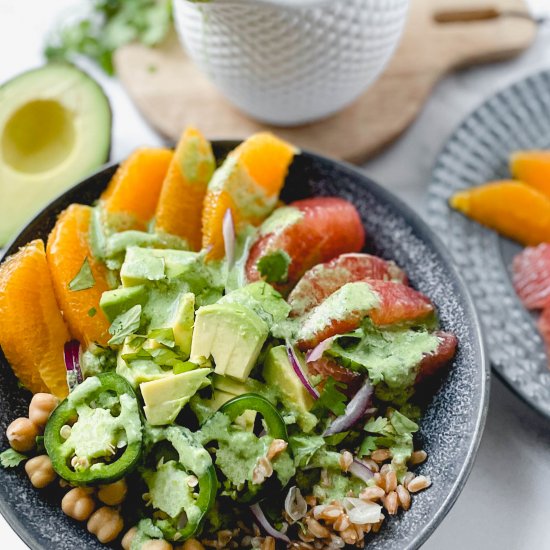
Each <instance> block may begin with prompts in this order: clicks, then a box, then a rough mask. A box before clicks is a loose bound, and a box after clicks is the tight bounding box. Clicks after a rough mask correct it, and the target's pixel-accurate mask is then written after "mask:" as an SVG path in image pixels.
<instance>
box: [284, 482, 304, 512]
mask: <svg viewBox="0 0 550 550" xmlns="http://www.w3.org/2000/svg"><path fill="white" fill-rule="evenodd" d="M285 512H286V513H287V514H288V516H289V517H290V518H291V519H292V520H293V521H299V520H301V519H302V518H303V517H304V516H305V515H306V512H307V502H306V500H305V498H304V497H303V496H302V493H301V492H300V489H298V487H296V486H295V485H294V486H293V487H291V488H290V489H289V491H288V494H287V495H286V498H285Z"/></svg>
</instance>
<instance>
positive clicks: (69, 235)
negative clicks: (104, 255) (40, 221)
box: [47, 204, 110, 345]
mask: <svg viewBox="0 0 550 550" xmlns="http://www.w3.org/2000/svg"><path fill="white" fill-rule="evenodd" d="M91 214H92V209H91V208H90V207H89V206H84V205H82V204H72V205H71V206H69V208H67V209H66V210H64V211H63V212H62V213H61V215H60V216H59V218H58V220H57V223H56V224H55V227H54V228H53V230H52V232H51V233H50V235H49V237H48V245H47V258H48V265H49V266H50V271H51V274H52V281H53V286H54V290H55V294H56V296H57V301H58V303H59V306H60V308H61V311H62V312H63V316H64V318H65V321H66V322H67V324H68V325H69V329H70V331H71V334H72V335H73V336H74V337H76V338H78V340H80V341H81V342H83V343H85V344H86V345H89V344H91V343H92V342H97V343H98V344H102V345H105V344H106V343H107V341H108V340H109V333H108V329H109V326H110V324H109V321H108V320H107V318H106V317H105V315H104V313H103V311H102V310H101V308H100V307H99V300H100V298H101V295H102V294H103V292H105V291H106V290H109V289H110V286H109V284H108V282H107V281H108V278H107V277H108V271H107V268H106V267H105V265H104V264H103V263H101V262H99V261H97V260H95V259H94V257H93V255H92V251H91V246H90V241H89V232H90V219H91ZM71 288H72V289H71Z"/></svg>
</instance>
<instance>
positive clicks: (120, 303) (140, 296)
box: [99, 285, 147, 323]
mask: <svg viewBox="0 0 550 550" xmlns="http://www.w3.org/2000/svg"><path fill="white" fill-rule="evenodd" d="M146 301H147V289H146V288H145V286H144V285H138V286H132V287H127V288H125V287H120V288H116V289H115V290H107V291H106V292H104V293H103V294H102V295H101V299H100V300H99V307H100V308H101V309H102V310H103V313H105V316H106V317H107V319H109V321H110V322H111V323H112V322H113V321H114V320H115V319H116V318H117V317H118V316H119V315H121V314H122V313H124V312H125V311H128V310H129V309H130V308H132V307H134V306H137V305H138V304H140V305H142V306H143V305H145V302H146Z"/></svg>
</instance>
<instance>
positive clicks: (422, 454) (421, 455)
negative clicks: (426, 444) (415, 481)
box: [409, 451, 428, 466]
mask: <svg viewBox="0 0 550 550" xmlns="http://www.w3.org/2000/svg"><path fill="white" fill-rule="evenodd" d="M427 458H428V453H426V451H414V453H413V454H412V455H411V458H410V459H409V464H410V465H411V466H416V465H417V464H422V463H423V462H425V461H426V459H427Z"/></svg>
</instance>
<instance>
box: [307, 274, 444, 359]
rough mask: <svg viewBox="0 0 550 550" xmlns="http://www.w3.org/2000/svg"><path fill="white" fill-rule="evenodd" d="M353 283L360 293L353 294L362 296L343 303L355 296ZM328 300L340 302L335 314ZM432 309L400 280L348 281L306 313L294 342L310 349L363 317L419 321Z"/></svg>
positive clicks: (377, 322) (379, 320)
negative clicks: (399, 281) (353, 301)
mask: <svg viewBox="0 0 550 550" xmlns="http://www.w3.org/2000/svg"><path fill="white" fill-rule="evenodd" d="M352 286H356V288H357V291H360V292H361V294H359V293H358V292H356V293H355V296H361V298H360V299H358V300H357V301H356V302H355V303H350V304H349V305H347V306H346V302H351V300H352V299H353V296H354V291H353V290H351V287H352ZM350 290H351V292H350ZM369 293H370V294H371V295H372V298H370V297H369ZM337 295H338V296H337ZM331 300H332V301H334V302H335V303H339V302H340V303H342V305H343V307H342V308H340V310H339V311H338V312H337V314H336V315H334V314H331V312H332V310H333V305H332V304H331V305H330V306H327V304H328V302H329V301H331ZM325 306H326V307H325ZM433 311H434V307H433V305H432V303H431V302H430V300H429V299H428V298H427V297H426V296H424V295H423V294H422V293H420V292H418V291H417V290H414V289H413V288H411V287H409V286H406V285H403V284H401V283H396V282H393V281H376V280H368V281H362V282H360V281H358V282H354V283H349V284H347V285H345V286H343V287H342V288H341V289H340V290H339V291H337V292H335V293H333V294H332V295H331V298H329V300H325V302H322V303H321V304H319V305H318V306H316V307H315V308H313V309H312V310H311V312H310V313H309V314H306V316H305V317H304V320H303V323H302V325H301V328H300V336H299V338H298V341H297V345H298V348H299V349H300V350H302V351H307V350H309V349H312V348H314V347H315V346H317V345H318V344H320V343H321V342H322V341H323V340H325V339H326V338H330V337H332V336H336V335H337V334H345V333H346V332H351V331H352V330H355V329H356V328H359V326H360V325H361V322H362V321H363V319H365V317H369V318H370V319H371V321H372V322H373V323H374V324H375V325H377V326H387V325H392V324H395V323H406V322H412V321H419V320H422V319H425V318H426V317H428V316H429V315H431V314H432V313H433Z"/></svg>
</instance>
